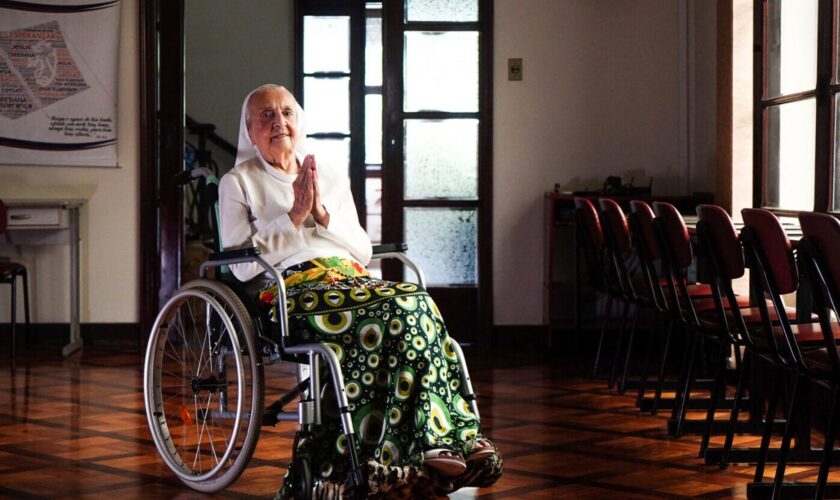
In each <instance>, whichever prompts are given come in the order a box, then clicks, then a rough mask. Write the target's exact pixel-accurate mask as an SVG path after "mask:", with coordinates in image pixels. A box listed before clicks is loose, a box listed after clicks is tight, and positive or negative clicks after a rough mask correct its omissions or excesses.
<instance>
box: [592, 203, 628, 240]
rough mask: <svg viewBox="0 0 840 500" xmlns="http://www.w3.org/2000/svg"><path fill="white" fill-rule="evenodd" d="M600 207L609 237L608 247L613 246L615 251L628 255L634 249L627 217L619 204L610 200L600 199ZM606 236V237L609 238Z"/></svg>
mask: <svg viewBox="0 0 840 500" xmlns="http://www.w3.org/2000/svg"><path fill="white" fill-rule="evenodd" d="M598 205H599V206H600V207H601V214H603V216H604V225H605V226H606V233H607V235H608V237H606V238H605V240H606V242H607V245H611V246H612V247H613V248H612V249H613V251H616V252H620V253H626V252H629V251H630V249H631V248H632V245H631V243H630V229H629V228H628V227H627V217H625V216H624V211H623V210H622V209H621V207H620V206H618V203H616V202H615V201H613V200H611V199H609V198H599V199H598ZM607 235H605V236H607Z"/></svg>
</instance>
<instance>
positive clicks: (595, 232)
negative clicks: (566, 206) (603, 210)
mask: <svg viewBox="0 0 840 500" xmlns="http://www.w3.org/2000/svg"><path fill="white" fill-rule="evenodd" d="M575 214H576V215H577V218H578V222H579V223H580V224H581V226H582V229H583V231H582V234H583V235H584V236H586V238H587V239H588V240H589V244H590V245H592V247H593V248H601V247H603V246H604V232H603V230H602V229H601V218H600V217H599V216H598V211H597V210H595V206H594V205H593V204H592V202H591V201H589V200H588V199H586V198H575Z"/></svg>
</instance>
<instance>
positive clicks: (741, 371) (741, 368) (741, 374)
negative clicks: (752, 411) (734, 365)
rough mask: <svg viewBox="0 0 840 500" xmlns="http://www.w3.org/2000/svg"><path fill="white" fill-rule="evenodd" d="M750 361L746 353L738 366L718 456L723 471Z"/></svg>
mask: <svg viewBox="0 0 840 500" xmlns="http://www.w3.org/2000/svg"><path fill="white" fill-rule="evenodd" d="M736 350H737V347H736ZM751 359H752V355H751V354H750V353H749V351H748V352H746V353H745V354H744V362H743V363H741V364H739V365H738V386H737V387H736V389H735V401H734V406H732V413H730V414H729V426H728V427H727V428H726V439H725V440H724V442H723V451H722V452H721V454H720V468H721V469H725V468H726V467H727V466H728V465H729V464H728V462H727V458H728V455H729V450H731V449H732V441H733V439H734V438H735V426H736V425H737V423H738V413H739V411H740V409H739V406H740V405H741V400H742V399H744V379H745V378H746V375H745V374H746V373H747V370H749V367H750V360H751Z"/></svg>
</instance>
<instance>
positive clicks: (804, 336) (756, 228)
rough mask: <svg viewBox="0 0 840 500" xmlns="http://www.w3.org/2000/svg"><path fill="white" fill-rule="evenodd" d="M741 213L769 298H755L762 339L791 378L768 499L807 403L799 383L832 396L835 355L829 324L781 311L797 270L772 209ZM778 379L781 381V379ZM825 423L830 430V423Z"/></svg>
mask: <svg viewBox="0 0 840 500" xmlns="http://www.w3.org/2000/svg"><path fill="white" fill-rule="evenodd" d="M741 214H742V215H743V218H744V224H745V226H744V229H743V230H742V231H741V237H742V240H743V243H744V248H745V250H746V252H747V255H748V257H749V259H750V263H751V269H752V270H753V272H756V273H758V278H759V279H757V280H755V282H756V283H757V285H758V286H759V288H760V289H761V291H762V292H763V294H764V296H765V297H766V298H767V299H768V300H767V301H758V305H759V309H760V310H761V316H762V324H763V326H764V330H765V332H766V337H767V340H766V342H767V344H768V347H769V348H770V349H772V350H773V351H774V354H775V356H776V358H777V360H778V361H777V362H778V364H779V366H780V368H783V369H784V370H785V371H787V372H790V373H791V375H792V377H793V384H792V389H791V395H790V398H789V406H788V409H787V418H786V421H785V429H784V435H783V437H782V444H781V448H780V449H779V458H778V463H777V466H776V475H775V480H774V482H773V498H780V497H781V494H782V483H783V481H784V475H785V468H786V463H787V457H788V454H789V452H790V443H791V438H792V436H793V431H794V423H795V422H797V420H798V413H799V412H800V411H801V410H802V408H803V406H806V405H807V404H808V402H807V401H803V391H802V386H803V382H804V381H810V382H812V383H815V384H818V385H821V386H824V387H827V388H829V389H830V390H831V392H832V394H833V395H835V396H836V395H837V387H838V383H840V381H839V380H838V379H837V378H836V377H835V373H834V371H833V369H832V364H831V357H834V358H836V356H837V348H836V347H835V345H834V334H833V332H832V327H831V325H829V324H827V323H826V324H825V325H824V326H823V327H821V326H820V324H802V325H797V324H793V323H792V322H791V320H790V319H788V315H787V314H785V313H784V312H783V311H784V310H785V305H784V302H783V300H782V296H783V295H787V294H791V293H794V292H797V291H798V288H799V274H798V270H797V267H796V261H795V259H794V254H793V245H792V244H791V242H790V240H789V239H788V237H787V235H786V234H785V231H784V228H783V227H782V225H781V223H780V222H779V220H778V218H776V216H775V215H774V214H773V213H772V212H769V211H767V210H763V209H755V208H752V209H744V210H742V211H741ZM807 220H808V219H807V218H806V221H807ZM806 224H807V223H806ZM808 226H809V230H808V231H809V233H810V234H812V235H813V234H814V232H818V231H815V228H814V227H813V226H811V225H810V224H808ZM803 229H804V228H803ZM832 250H833V249H832ZM833 251H836V250H833ZM827 347H828V348H827ZM779 371H781V370H779ZM777 380H779V381H781V378H778V379H777ZM777 384H778V382H777ZM780 392H781V386H780V385H777V389H776V390H775V391H774V392H773V393H772V394H771V402H770V408H771V409H775V399H776V398H777V397H778V394H779V393H780ZM772 420H773V413H772V412H771V411H770V410H768V414H767V418H766V422H767V424H766V425H765V434H764V436H763V438H762V442H761V457H760V459H759V463H758V464H757V466H756V474H755V482H757V483H760V482H761V481H762V478H763V472H764V466H765V464H766V461H767V451H768V448H769V441H770V433H771V427H772ZM830 427H831V428H832V429H833V426H830ZM829 453H830V451H829ZM829 458H830V457H829Z"/></svg>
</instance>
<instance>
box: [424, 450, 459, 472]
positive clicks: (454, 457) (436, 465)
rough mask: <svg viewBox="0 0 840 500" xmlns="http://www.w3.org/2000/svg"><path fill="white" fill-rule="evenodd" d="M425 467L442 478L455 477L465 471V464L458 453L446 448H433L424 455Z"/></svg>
mask: <svg viewBox="0 0 840 500" xmlns="http://www.w3.org/2000/svg"><path fill="white" fill-rule="evenodd" d="M424 456H425V459H426V465H428V466H429V467H431V468H433V469H435V470H436V471H437V472H438V473H440V474H441V475H443V476H457V475H459V474H463V473H464V471H465V470H467V463H466V462H464V459H463V458H461V456H460V455H458V453H456V452H454V451H452V450H447V449H446V448H435V449H434V450H429V451H427V452H425V453H424Z"/></svg>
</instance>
